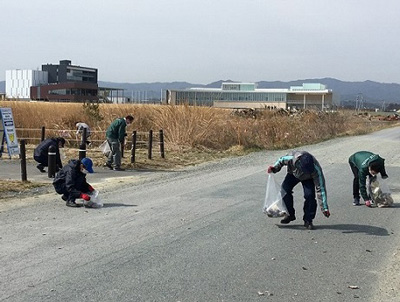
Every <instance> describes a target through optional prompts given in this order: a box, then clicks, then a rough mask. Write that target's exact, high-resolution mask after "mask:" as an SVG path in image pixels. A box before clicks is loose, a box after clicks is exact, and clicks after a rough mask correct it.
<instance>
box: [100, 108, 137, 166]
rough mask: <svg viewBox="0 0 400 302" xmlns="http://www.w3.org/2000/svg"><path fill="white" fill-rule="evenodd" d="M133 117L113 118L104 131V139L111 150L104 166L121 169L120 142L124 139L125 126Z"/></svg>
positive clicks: (130, 122)
mask: <svg viewBox="0 0 400 302" xmlns="http://www.w3.org/2000/svg"><path fill="white" fill-rule="evenodd" d="M133 120H134V118H133V116H132V115H127V116H126V117H124V118H117V119H116V120H114V121H113V122H112V123H111V124H110V126H109V127H108V128H107V131H106V139H107V142H108V145H109V146H110V149H111V152H110V154H109V156H108V159H107V162H106V163H105V166H106V167H108V168H109V169H112V170H115V171H123V170H124V169H122V168H121V147H120V146H121V144H122V143H123V142H124V141H125V136H126V126H127V125H130V124H132V122H133Z"/></svg>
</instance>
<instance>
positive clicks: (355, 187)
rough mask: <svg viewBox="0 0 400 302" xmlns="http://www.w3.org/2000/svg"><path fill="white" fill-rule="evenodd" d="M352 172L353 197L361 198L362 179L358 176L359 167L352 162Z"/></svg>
mask: <svg viewBox="0 0 400 302" xmlns="http://www.w3.org/2000/svg"><path fill="white" fill-rule="evenodd" d="M350 168H351V172H353V175H354V179H353V197H354V198H358V199H360V179H359V178H358V172H359V171H358V168H357V167H356V166H355V165H353V163H350Z"/></svg>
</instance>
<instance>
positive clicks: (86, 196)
mask: <svg viewBox="0 0 400 302" xmlns="http://www.w3.org/2000/svg"><path fill="white" fill-rule="evenodd" d="M79 198H82V199H83V200H86V201H89V200H90V196H89V195H87V194H85V193H81V195H79Z"/></svg>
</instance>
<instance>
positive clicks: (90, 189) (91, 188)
mask: <svg viewBox="0 0 400 302" xmlns="http://www.w3.org/2000/svg"><path fill="white" fill-rule="evenodd" d="M88 188H89V192H90V193H92V192H93V191H94V188H93V187H92V186H91V185H89V186H88Z"/></svg>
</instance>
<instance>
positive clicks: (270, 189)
mask: <svg viewBox="0 0 400 302" xmlns="http://www.w3.org/2000/svg"><path fill="white" fill-rule="evenodd" d="M263 213H264V214H267V216H268V217H283V216H286V215H289V214H288V210H287V208H286V205H285V203H284V202H283V200H282V194H281V191H280V187H279V185H278V184H277V183H276V181H275V178H274V175H273V174H272V173H269V174H268V181H267V191H266V193H265V202H264V207H263Z"/></svg>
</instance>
